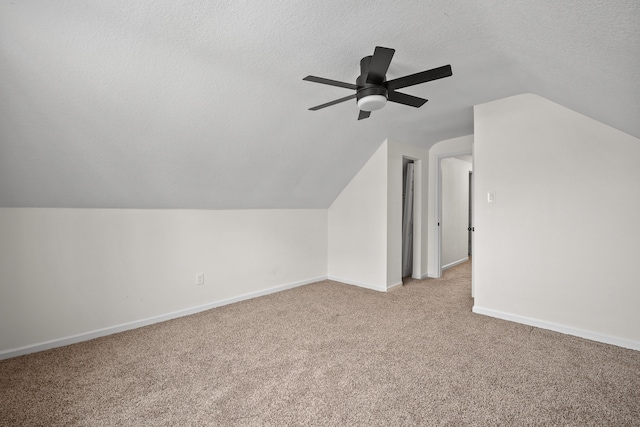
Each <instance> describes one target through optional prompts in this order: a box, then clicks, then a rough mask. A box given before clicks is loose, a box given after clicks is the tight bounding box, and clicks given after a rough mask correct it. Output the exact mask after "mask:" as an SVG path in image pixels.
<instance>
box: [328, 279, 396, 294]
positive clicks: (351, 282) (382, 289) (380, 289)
mask: <svg viewBox="0 0 640 427" xmlns="http://www.w3.org/2000/svg"><path fill="white" fill-rule="evenodd" d="M329 280H333V281H334V282H340V283H344V284H347V285H353V286H359V287H361V288H367V289H372V290H374V291H378V292H387V290H388V289H387V288H386V287H384V286H378V285H371V284H368V283H362V282H356V281H354V280H346V279H341V278H340V277H335V276H329Z"/></svg>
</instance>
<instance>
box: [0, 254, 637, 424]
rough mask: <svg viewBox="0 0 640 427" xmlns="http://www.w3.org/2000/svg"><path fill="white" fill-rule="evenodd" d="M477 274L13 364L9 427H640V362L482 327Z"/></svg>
mask: <svg viewBox="0 0 640 427" xmlns="http://www.w3.org/2000/svg"><path fill="white" fill-rule="evenodd" d="M471 306H472V300H471V298H470V263H465V264H461V265H459V266H457V267H454V268H452V269H450V270H447V271H446V272H445V275H444V277H443V278H442V279H438V280H435V279H427V280H422V281H417V280H413V281H409V282H408V283H407V284H406V285H405V286H403V287H402V288H401V289H398V290H396V291H393V292H390V293H387V294H384V293H379V292H375V291H370V290H366V289H361V288H358V287H354V286H349V285H344V284H340V283H336V282H331V281H324V282H320V283H315V284H311V285H306V286H302V287H299V288H296V289H292V290H288V291H284V292H280V293H277V294H273V295H269V296H265V297H261V298H257V299H254V300H249V301H244V302H240V303H237V304H233V305H229V306H225V307H221V308H217V309H213V310H210V311H207V312H203V313H200V314H196V315H193V316H189V317H184V318H180V319H176V320H172V321H169V322H165V323H161V324H156V325H152V326H149V327H145V328H140V329H136V330H133V331H129V332H124V333H121V334H116V335H112V336H109V337H104V338H100V339H96V340H93V341H88V342H84V343H80V344H76V345H72V346H68V347H63V348H58V349H53V350H49V351H45V352H41V353H37V354H32V355H27V356H22V357H17V358H14V359H9V360H5V361H1V362H0V405H1V406H0V425H2V426H14V425H27V426H36V425H42V426H56V425H79V426H102V425H106V426H111V425H121V426H137V425H149V426H151V425H153V426H158V425H166V426H174V425H176V426H177V425H180V426H183V425H190V426H191V425H199V426H200V425H202V426H205V425H219V426H236V425H237V426H245V425H246V426H254V425H255V426H258V425H260V426H262V425H264V426H283V425H326V426H403V425H407V426H409V425H434V426H439V425H450V426H458V425H474V426H490V425H505V426H526V425H536V426H537V425H562V426H605V425H610V426H631V425H635V426H640V352H637V351H633V350H626V349H622V348H619V347H614V346H610V345H606V344H600V343H596V342H592V341H587V340H584V339H580V338H576V337H571V336H567V335H562V334H559V333H555V332H550V331H545V330H541V329H536V328H532V327H529V326H524V325H519V324H515V323H510V322H506V321H502V320H498V319H493V318H489V317H485V316H480V315H477V314H473V313H471Z"/></svg>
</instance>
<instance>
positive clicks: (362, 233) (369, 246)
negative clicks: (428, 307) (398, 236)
mask: <svg viewBox="0 0 640 427" xmlns="http://www.w3.org/2000/svg"><path fill="white" fill-rule="evenodd" d="M328 235H329V256H328V275H329V278H330V279H332V280H337V281H340V282H344V283H349V284H355V285H359V286H363V287H367V288H371V289H377V290H380V291H386V289H387V142H386V141H385V142H383V143H382V145H381V146H380V148H378V150H377V151H376V152H375V153H374V154H373V156H371V158H370V159H369V160H368V162H367V163H366V164H365V165H364V166H363V167H362V169H361V170H360V171H359V172H358V173H357V174H356V176H355V177H354V178H353V179H352V180H351V182H350V183H349V184H348V185H347V186H346V187H345V189H344V190H342V193H340V195H339V196H338V197H337V198H336V200H335V201H334V202H333V204H332V205H331V206H330V207H329V212H328Z"/></svg>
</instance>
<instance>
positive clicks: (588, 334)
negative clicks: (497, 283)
mask: <svg viewBox="0 0 640 427" xmlns="http://www.w3.org/2000/svg"><path fill="white" fill-rule="evenodd" d="M472 311H473V312H474V313H477V314H483V315H485V316H490V317H496V318H498V319H502V320H508V321H510V322H516V323H522V324H524V325H529V326H535V327H537V328H541V329H548V330H550V331H555V332H560V333H562V334H567V335H573V336H576V337H580V338H585V339H588V340H591V341H597V342H601V343H604V344H611V345H615V346H618V347H623V348H628V349H631V350H639V351H640V342H638V341H632V340H628V339H625V338H618V337H613V336H610V335H604V334H600V333H597V332H592V331H586V330H584V329H579V328H574V327H571V326H565V325H560V324H558V323H553V322H547V321H546V320H539V319H534V318H532V317H526V316H520V315H517V314H512V313H506V312H504V311H500V310H493V309H490V308H484V307H478V306H477V305H474V306H473V309H472Z"/></svg>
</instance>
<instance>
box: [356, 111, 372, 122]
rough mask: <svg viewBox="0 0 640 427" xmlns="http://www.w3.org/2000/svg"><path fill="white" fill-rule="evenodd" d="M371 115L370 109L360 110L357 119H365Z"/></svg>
mask: <svg viewBox="0 0 640 427" xmlns="http://www.w3.org/2000/svg"><path fill="white" fill-rule="evenodd" d="M370 115H371V111H362V110H360V114H358V120H362V119H366V118H367V117H369V116H370Z"/></svg>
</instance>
